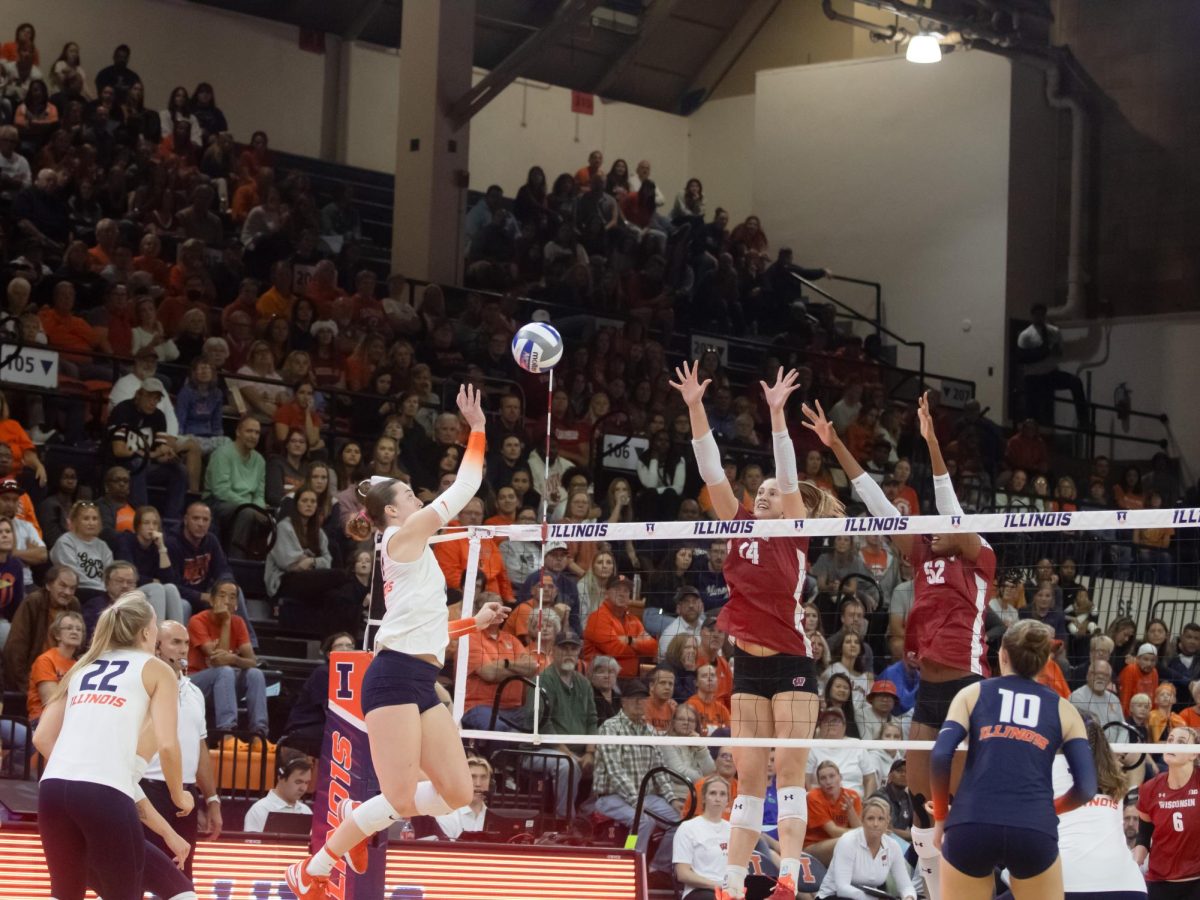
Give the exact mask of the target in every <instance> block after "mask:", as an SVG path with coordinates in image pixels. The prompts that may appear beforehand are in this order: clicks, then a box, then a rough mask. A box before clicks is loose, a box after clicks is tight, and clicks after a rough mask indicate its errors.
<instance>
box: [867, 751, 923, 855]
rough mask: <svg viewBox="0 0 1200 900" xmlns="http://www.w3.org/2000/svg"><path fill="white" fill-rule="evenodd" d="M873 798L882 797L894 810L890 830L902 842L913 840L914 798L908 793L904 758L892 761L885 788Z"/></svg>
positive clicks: (906, 765) (906, 768)
mask: <svg viewBox="0 0 1200 900" xmlns="http://www.w3.org/2000/svg"><path fill="white" fill-rule="evenodd" d="M871 796H872V797H882V798H883V799H884V800H886V801H887V803H888V806H890V807H891V808H892V823H891V826H890V827H889V828H888V831H890V832H891V833H892V834H894V835H895V836H896V837H898V838H900V840H902V841H911V840H912V820H913V809H912V796H911V795H910V794H909V793H908V762H907V761H906V760H905V759H904V757H903V756H901V757H898V758H897V759H894V760H893V761H892V765H891V767H890V768H889V769H888V771H887V776H886V780H885V782H884V785H883V787H881V788H880V789H879V790H877V791H876V792H875V793H874V794H872V795H871Z"/></svg>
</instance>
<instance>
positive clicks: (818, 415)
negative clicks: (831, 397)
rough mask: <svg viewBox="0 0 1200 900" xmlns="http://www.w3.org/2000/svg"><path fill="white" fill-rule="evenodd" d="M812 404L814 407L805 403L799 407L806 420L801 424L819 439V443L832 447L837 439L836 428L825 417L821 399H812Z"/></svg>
mask: <svg viewBox="0 0 1200 900" xmlns="http://www.w3.org/2000/svg"><path fill="white" fill-rule="evenodd" d="M813 404H814V405H815V406H816V409H813V408H812V407H811V406H809V405H808V404H807V403H805V404H804V405H803V406H802V407H800V411H801V412H802V413H804V418H805V419H807V420H808V421H806V422H802V423H801V424H802V425H803V426H804V427H805V428H807V429H808V430H809V431H811V432H812V433H813V434H815V435H816V436H817V437H819V438H820V439H821V443H822V444H824V445H825V446H826V447H832V446H833V445H834V442H835V441H837V439H838V436H837V429H835V428H834V427H833V423H832V422H830V421H829V419H827V418H826V417H825V410H823V409H822V408H821V401H820V400H814V401H813Z"/></svg>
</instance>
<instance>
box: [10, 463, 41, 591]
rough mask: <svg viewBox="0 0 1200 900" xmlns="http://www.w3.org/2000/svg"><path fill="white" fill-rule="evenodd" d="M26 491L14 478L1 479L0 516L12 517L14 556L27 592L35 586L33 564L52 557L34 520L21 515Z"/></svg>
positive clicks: (39, 563) (36, 564)
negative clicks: (14, 538)
mask: <svg viewBox="0 0 1200 900" xmlns="http://www.w3.org/2000/svg"><path fill="white" fill-rule="evenodd" d="M24 496H25V492H24V491H23V490H21V485H20V484H18V483H17V481H16V480H15V479H13V478H6V479H4V480H3V481H0V517H4V518H8V519H12V523H13V532H14V534H15V536H16V542H15V546H14V549H13V551H12V554H11V555H12V556H13V557H15V558H16V559H19V560H20V561H21V563H22V568H23V569H24V577H25V588H26V593H28V592H29V590H30V589H31V588H32V587H33V566H40V565H42V564H43V563H45V562H46V560H47V559H49V558H50V551H49V550H47V549H46V542H45V541H43V540H42V536H41V535H40V534H38V530H37V528H35V527H34V525H33V523H32V522H29V521H27V520H26V519H23V518H21V517H20V512H21V498H22V497H24Z"/></svg>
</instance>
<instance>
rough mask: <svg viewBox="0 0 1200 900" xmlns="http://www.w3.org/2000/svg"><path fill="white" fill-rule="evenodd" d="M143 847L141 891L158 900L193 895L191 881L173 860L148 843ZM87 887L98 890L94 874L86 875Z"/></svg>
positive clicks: (193, 886) (193, 889)
mask: <svg viewBox="0 0 1200 900" xmlns="http://www.w3.org/2000/svg"><path fill="white" fill-rule="evenodd" d="M145 846H146V864H145V866H144V868H143V869H142V890H144V891H146V892H147V893H150V894H153V895H154V896H155V897H158V898H160V900H171V898H172V897H178V896H179V895H180V894H187V893H191V894H193V895H194V894H195V891H196V886H195V885H194V884H192V879H191V878H189V877H188V876H187V875H185V874H183V872H181V871H179V867H178V866H177V865H175V861H174V859H172V858H171V857H170V856H168V855H167V854H166V853H164V852H163V851H162V850H159V849H158V847H156V846H154V844H152V843H150V842H149V841H146V842H145ZM188 860H189V861H190V860H191V854H188ZM88 886H89V887H91V888H92V889H94V890H97V891H98V890H99V881H98V879H97V878H96V874H95V873H94V872H89V873H88Z"/></svg>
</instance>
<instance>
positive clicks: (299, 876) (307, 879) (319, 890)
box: [284, 857, 329, 900]
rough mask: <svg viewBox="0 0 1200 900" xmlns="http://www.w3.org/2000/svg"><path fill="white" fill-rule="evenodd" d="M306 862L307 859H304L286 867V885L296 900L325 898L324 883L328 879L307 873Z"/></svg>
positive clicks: (327, 881)
mask: <svg viewBox="0 0 1200 900" xmlns="http://www.w3.org/2000/svg"><path fill="white" fill-rule="evenodd" d="M311 858H312V857H309V859H311ZM308 863H309V860H308V859H306V860H304V862H298V863H292V864H291V865H290V866H288V867H287V873H286V875H285V876H284V877H285V879H286V881H287V886H288V887H289V888H290V889H291V891H292V893H293V894H295V895H296V900H327V895H326V893H325V885H326V884H328V883H329V879H328V878H326V877H325V876H323V875H309V874H308V871H307V869H308Z"/></svg>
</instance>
